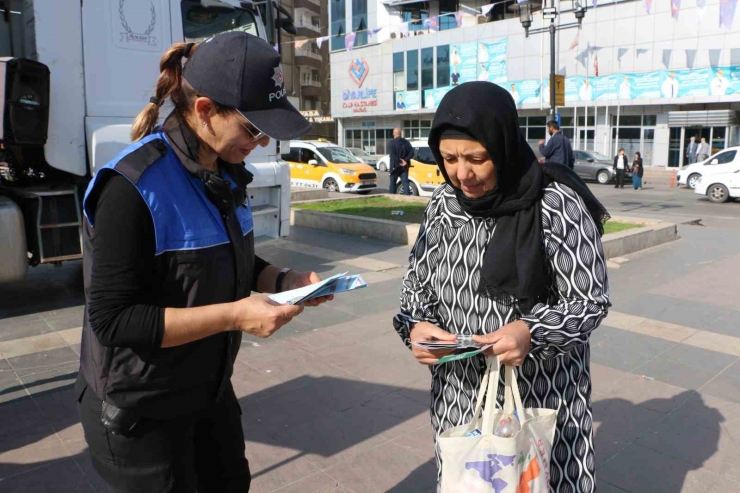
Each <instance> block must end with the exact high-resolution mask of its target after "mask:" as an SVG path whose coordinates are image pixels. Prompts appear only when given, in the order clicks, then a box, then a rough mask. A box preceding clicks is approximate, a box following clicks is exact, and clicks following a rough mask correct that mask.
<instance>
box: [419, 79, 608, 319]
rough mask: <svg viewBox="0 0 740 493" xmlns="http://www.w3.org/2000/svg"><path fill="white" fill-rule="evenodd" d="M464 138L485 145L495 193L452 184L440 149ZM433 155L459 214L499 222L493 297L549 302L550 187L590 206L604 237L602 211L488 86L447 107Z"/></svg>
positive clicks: (468, 90)
mask: <svg viewBox="0 0 740 493" xmlns="http://www.w3.org/2000/svg"><path fill="white" fill-rule="evenodd" d="M443 133H444V134H445V136H444V137H447V136H449V135H454V134H455V133H457V135H460V134H461V133H462V134H465V135H468V136H470V137H471V138H473V139H474V140H476V141H478V142H480V143H481V144H482V145H483V146H484V147H485V148H486V150H487V151H488V155H489V156H490V158H491V160H492V161H493V163H494V166H495V168H496V180H497V181H496V187H495V189H494V190H491V191H489V192H487V193H486V194H485V195H484V196H482V197H480V198H477V199H472V198H469V197H466V196H465V195H464V194H463V192H462V190H460V189H458V188H456V187H454V185H452V182H451V181H450V177H449V176H447V172H446V170H445V167H444V162H443V160H442V156H441V154H440V152H439V142H440V140H441V137H442V134H443ZM429 147H430V148H431V150H432V153H433V154H434V158H435V160H436V161H437V165H438V166H439V169H440V171H441V172H442V175H443V176H444V178H445V180H446V181H447V183H448V184H449V185H450V186H452V187H453V188H454V189H455V193H456V195H457V200H458V202H459V203H460V206H461V207H462V208H463V209H464V210H465V211H466V212H467V213H468V214H470V215H471V216H477V217H489V218H496V220H497V225H496V229H495V231H494V234H493V237H492V238H491V241H490V243H489V244H488V246H487V248H486V253H485V256H484V259H483V269H482V272H481V289H483V290H485V291H486V292H487V293H488V294H489V295H491V296H499V295H501V294H509V295H512V296H514V298H516V299H517V300H519V301H520V302H522V303H523V305H524V306H531V305H532V304H534V303H535V302H537V301H540V300H543V299H544V298H545V297H546V295H547V287H548V282H547V276H546V271H545V258H544V252H543V247H542V219H541V206H540V200H541V198H542V195H543V189H544V187H546V186H547V185H549V184H550V183H552V182H557V183H562V184H563V185H567V186H568V187H570V188H571V189H572V190H574V191H575V192H576V193H577V194H578V195H579V196H580V197H581V198H582V199H583V201H584V203H585V205H586V207H587V208H588V211H589V213H590V214H591V216H592V217H593V219H594V222H595V223H596V227H597V229H598V232H599V234H600V235H601V234H603V232H604V228H603V222H604V221H606V220H607V219H608V218H609V213H608V212H607V211H606V209H605V208H604V206H602V205H601V203H600V202H599V201H598V200H597V199H596V197H594V195H593V194H592V193H591V191H590V190H589V189H588V187H587V186H586V184H585V183H584V182H583V180H582V179H581V178H580V177H579V176H578V175H576V174H575V173H574V172H573V171H572V170H570V169H569V168H567V167H566V166H563V165H562V164H556V163H544V164H540V163H539V162H538V161H537V158H536V157H535V155H534V152H533V151H532V149H531V147H529V144H528V143H527V141H526V140H525V139H524V137H523V136H522V134H521V132H520V131H519V116H518V114H517V110H516V106H515V104H514V100H513V99H512V98H511V96H510V95H509V93H508V92H507V91H506V90H504V89H502V88H501V87H499V86H497V85H495V84H492V83H490V82H466V83H465V84H461V85H459V86H457V87H455V88H454V89H452V90H451V91H450V92H448V93H447V94H446V95H445V97H444V98H443V99H442V102H441V103H440V105H439V108H438V109H437V113H436V114H435V116H434V123H433V124H432V129H431V131H430V133H429Z"/></svg>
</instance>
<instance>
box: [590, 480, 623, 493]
mask: <svg viewBox="0 0 740 493" xmlns="http://www.w3.org/2000/svg"><path fill="white" fill-rule="evenodd" d="M596 491H598V492H599V493H629V492H626V491H625V490H623V489H621V488H617V487H616V486H612V485H611V484H609V483H607V482H604V481H600V480H599V479H596Z"/></svg>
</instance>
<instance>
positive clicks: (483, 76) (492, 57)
mask: <svg viewBox="0 0 740 493" xmlns="http://www.w3.org/2000/svg"><path fill="white" fill-rule="evenodd" d="M506 50H507V41H506V38H504V39H501V40H498V41H494V42H492V43H479V44H478V80H483V81H488V82H495V83H496V84H500V83H504V82H506Z"/></svg>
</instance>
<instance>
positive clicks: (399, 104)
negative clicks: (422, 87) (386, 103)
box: [394, 91, 420, 110]
mask: <svg viewBox="0 0 740 493" xmlns="http://www.w3.org/2000/svg"><path fill="white" fill-rule="evenodd" d="M394 97H395V99H396V103H395V105H394V106H395V108H396V110H418V109H419V108H420V101H419V100H420V97H419V91H396V93H395V95H394Z"/></svg>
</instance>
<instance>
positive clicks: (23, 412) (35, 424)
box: [0, 392, 48, 450]
mask: <svg viewBox="0 0 740 493" xmlns="http://www.w3.org/2000/svg"><path fill="white" fill-rule="evenodd" d="M46 425H47V423H46V419H45V418H44V415H43V414H41V412H40V411H39V409H38V407H37V406H36V404H35V403H34V402H33V400H32V399H31V397H30V396H29V395H28V394H26V393H25V392H23V393H22V394H19V395H18V396H16V397H15V398H14V399H12V400H11V399H8V400H6V401H4V402H2V401H0V450H5V445H4V438H3V437H4V436H6V435H13V434H15V433H23V432H26V431H29V430H35V429H38V428H44V427H46V428H48V426H46Z"/></svg>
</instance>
